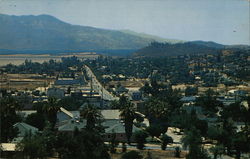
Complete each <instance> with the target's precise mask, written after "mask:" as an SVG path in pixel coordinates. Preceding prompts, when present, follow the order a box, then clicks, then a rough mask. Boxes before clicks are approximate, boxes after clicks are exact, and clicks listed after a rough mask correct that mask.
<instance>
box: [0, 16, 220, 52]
mask: <svg viewBox="0 0 250 159" xmlns="http://www.w3.org/2000/svg"><path fill="white" fill-rule="evenodd" d="M0 24H1V25H0V53H24V52H28V53H35V52H45V51H50V52H53V51H54V52H56V51H58V52H72V51H108V50H113V51H120V52H122V51H124V50H125V52H126V50H127V51H130V52H133V51H135V50H138V49H141V48H144V47H147V46H148V45H149V44H150V43H151V42H153V41H159V42H163V43H171V44H173V46H177V44H176V43H178V46H180V47H184V46H183V45H185V47H186V44H185V42H184V41H180V40H172V39H164V38H159V37H157V36H152V35H148V34H143V33H136V32H133V31H128V30H122V31H116V30H107V29H99V28H94V27H89V26H79V25H71V24H68V23H65V22H63V21H60V20H59V19H57V18H55V17H52V16H49V15H39V16H33V15H28V16H10V15H4V14H0ZM192 43H193V44H192V46H194V48H197V47H203V48H209V49H208V50H209V51H211V50H214V49H219V48H223V47H224V45H220V44H217V43H213V42H203V41H195V42H192ZM166 46H171V47H172V45H166ZM189 50H190V51H192V48H190V49H189ZM175 51H178V49H172V52H175ZM171 54H172V53H171Z"/></svg>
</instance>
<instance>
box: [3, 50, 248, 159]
mask: <svg viewBox="0 0 250 159" xmlns="http://www.w3.org/2000/svg"><path fill="white" fill-rule="evenodd" d="M0 70H1V79H0V80H1V81H0V84H1V92H0V97H1V124H0V125H1V157H2V156H3V157H5V158H45V157H51V158H65V159H68V158H94V159H98V158H100V159H105V158H112V159H113V158H114V159H118V158H121V157H122V158H123V159H128V158H129V156H134V157H132V158H138V159H139V158H147V159H151V158H153V159H154V158H159V159H161V158H162V159H163V158H185V157H186V158H199V159H206V158H215V159H216V158H220V157H221V156H222V157H223V158H234V157H235V158H237V159H240V158H249V157H250V145H249V143H250V136H249V133H250V127H249V126H250V118H249V116H250V110H249V104H250V96H249V94H250V54H249V50H244V51H242V50H233V51H232V50H226V49H224V50H223V51H221V53H219V54H194V55H178V56H167V57H160V58H153V57H111V56H105V55H98V56H96V57H94V58H93V57H91V58H90V57H88V58H86V57H76V56H70V57H62V59H61V60H53V59H51V60H49V61H45V62H43V63H38V62H32V61H31V60H26V61H25V62H24V63H23V64H21V65H13V64H7V65H4V66H1V67H0ZM126 156H127V158H126ZM130 158H131V157H130Z"/></svg>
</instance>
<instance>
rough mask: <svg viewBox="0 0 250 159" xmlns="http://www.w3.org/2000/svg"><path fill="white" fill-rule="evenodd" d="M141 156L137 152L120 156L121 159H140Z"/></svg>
mask: <svg viewBox="0 0 250 159" xmlns="http://www.w3.org/2000/svg"><path fill="white" fill-rule="evenodd" d="M142 158H143V156H142V155H140V153H139V152H137V151H134V150H132V151H129V152H127V153H125V154H123V155H122V159H142Z"/></svg>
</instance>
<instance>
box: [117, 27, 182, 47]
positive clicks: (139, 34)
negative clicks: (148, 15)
mask: <svg viewBox="0 0 250 159" xmlns="http://www.w3.org/2000/svg"><path fill="white" fill-rule="evenodd" d="M120 31H121V32H123V33H127V34H131V35H135V36H139V37H142V38H147V39H154V41H157V42H166V43H171V44H175V43H183V42H185V41H184V40H177V39H165V38H161V37H158V36H155V35H150V34H145V33H137V32H134V31H131V30H120Z"/></svg>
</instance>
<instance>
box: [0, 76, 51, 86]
mask: <svg viewBox="0 0 250 159" xmlns="http://www.w3.org/2000/svg"><path fill="white" fill-rule="evenodd" d="M0 76H1V77H0V79H1V80H0V86H1V88H6V89H10V90H26V89H28V90H34V89H35V88H37V87H44V86H47V85H48V84H49V83H50V82H52V81H54V80H55V78H54V77H49V78H48V77H46V76H41V75H37V74H4V75H0Z"/></svg>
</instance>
